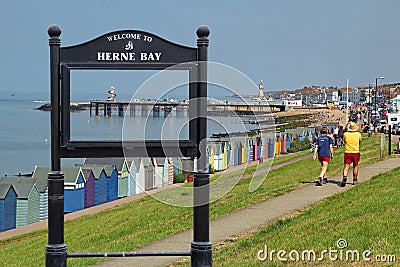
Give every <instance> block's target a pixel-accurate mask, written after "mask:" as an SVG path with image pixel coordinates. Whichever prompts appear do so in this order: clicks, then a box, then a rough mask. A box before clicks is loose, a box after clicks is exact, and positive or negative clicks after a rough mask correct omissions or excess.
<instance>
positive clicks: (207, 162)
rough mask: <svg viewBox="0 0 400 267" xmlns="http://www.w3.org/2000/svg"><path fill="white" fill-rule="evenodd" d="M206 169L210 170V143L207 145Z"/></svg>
mask: <svg viewBox="0 0 400 267" xmlns="http://www.w3.org/2000/svg"><path fill="white" fill-rule="evenodd" d="M206 170H207V172H210V147H209V145H208V144H207V146H206Z"/></svg>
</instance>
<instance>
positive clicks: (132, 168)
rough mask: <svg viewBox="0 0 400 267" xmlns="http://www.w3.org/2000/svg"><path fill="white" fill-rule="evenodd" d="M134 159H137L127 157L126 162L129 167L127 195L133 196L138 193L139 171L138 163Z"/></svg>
mask: <svg viewBox="0 0 400 267" xmlns="http://www.w3.org/2000/svg"><path fill="white" fill-rule="evenodd" d="M134 161H135V159H134V158H129V159H126V164H127V166H128V169H129V172H128V191H127V196H133V195H135V194H136V173H137V171H136V165H135V162H134Z"/></svg>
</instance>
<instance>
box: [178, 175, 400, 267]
mask: <svg viewBox="0 0 400 267" xmlns="http://www.w3.org/2000/svg"><path fill="white" fill-rule="evenodd" d="M399 174H400V168H398V169H395V170H393V171H391V172H388V173H385V174H382V175H379V176H376V177H374V178H373V179H372V180H370V181H368V182H366V183H363V184H361V185H359V186H357V187H353V188H351V189H349V190H347V191H345V192H343V193H341V194H337V195H335V196H332V197H330V198H327V199H325V200H323V201H321V202H320V203H318V204H316V205H314V206H312V207H310V208H308V209H306V210H304V211H301V212H300V213H299V214H296V215H292V216H290V217H288V218H284V219H279V220H277V221H275V222H274V223H271V224H268V225H266V226H263V227H260V228H259V229H257V230H256V231H252V232H249V233H245V234H242V235H241V236H239V237H236V238H232V239H229V240H225V241H224V242H221V243H219V244H217V245H216V249H214V252H213V264H214V265H215V266H288V265H290V266H400V248H399V244H400V233H399V231H398V228H399V222H400V205H399V203H400V194H399V192H398V190H399V188H400V179H399ZM340 239H344V240H345V241H346V242H347V247H342V246H340V247H338V243H337V242H338V241H339V240H340ZM341 242H344V241H343V240H342V241H341ZM341 244H344V243H339V245H341ZM265 246H267V249H266V247H265ZM329 249H331V251H332V254H331V256H329V254H328V253H326V254H322V251H323V250H327V251H329ZM260 250H262V252H259V251H260ZM272 250H275V253H272V254H271V251H272ZM279 250H285V251H286V254H281V258H283V259H287V261H286V262H283V261H280V260H278V256H277V251H279ZM305 250H308V251H310V250H313V251H314V252H315V253H316V257H315V259H314V258H313V256H312V255H313V254H311V257H310V260H309V258H308V254H307V253H306V254H304V255H305V257H304V258H305V260H304V261H302V260H301V259H302V253H303V251H305ZM333 250H337V252H336V254H335V252H334V251H333ZM368 250H369V251H371V254H366V255H367V258H369V259H371V261H366V260H364V259H363V256H362V255H363V252H365V251H368ZM266 251H267V253H265V252H266ZM290 251H294V252H292V254H291V258H290V257H289V252H290ZM340 251H341V252H340ZM296 252H298V253H299V254H298V255H299V261H297V256H296V255H297V254H296ZM282 253H283V252H282ZM341 253H342V254H341ZM357 253H359V254H357ZM266 255H267V257H266V258H265V256H266ZM271 255H272V256H271ZM321 255H323V257H322V256H321ZM341 255H342V256H341ZM346 255H347V256H346ZM357 255H359V256H357ZM258 257H259V258H260V259H259V258H258ZM353 257H354V258H353ZM378 257H379V258H378ZM271 258H272V260H271ZM318 258H321V259H322V258H323V260H321V261H320V260H318ZM331 259H333V260H331ZM334 259H336V260H334ZM358 259H359V260H358ZM378 259H385V260H386V262H385V263H379V264H378V263H377V262H373V261H374V260H378ZM394 261H396V263H395V262H394ZM178 265H179V266H181V265H184V266H187V265H188V264H187V263H181V264H178Z"/></svg>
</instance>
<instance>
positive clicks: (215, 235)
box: [96, 158, 400, 267]
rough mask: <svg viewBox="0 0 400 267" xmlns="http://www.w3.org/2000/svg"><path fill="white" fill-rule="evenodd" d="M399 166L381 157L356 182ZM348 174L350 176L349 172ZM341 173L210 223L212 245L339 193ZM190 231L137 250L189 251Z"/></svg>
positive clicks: (148, 262)
mask: <svg viewBox="0 0 400 267" xmlns="http://www.w3.org/2000/svg"><path fill="white" fill-rule="evenodd" d="M397 167H400V159H399V158H391V159H388V160H383V161H380V162H377V163H374V164H371V165H367V166H364V167H361V168H360V169H359V181H360V183H363V182H366V181H368V180H370V179H371V178H372V177H374V176H376V175H378V174H381V173H384V172H387V171H390V170H392V169H395V168H397ZM350 177H351V175H350ZM341 179H342V176H341V175H336V176H332V177H330V178H329V183H328V184H325V185H323V186H322V187H317V186H315V185H314V183H312V184H307V185H305V186H303V187H300V188H298V189H296V190H294V191H291V192H289V193H286V194H284V195H282V196H279V197H276V198H272V199H269V200H267V201H264V202H261V203H258V204H255V205H252V206H250V207H247V208H244V209H242V210H239V211H236V212H233V213H231V214H228V215H226V216H223V217H221V218H218V219H216V220H213V221H211V222H210V239H211V242H212V243H213V246H215V245H216V244H217V243H218V242H221V241H223V240H226V239H229V238H231V237H233V236H235V235H239V234H241V233H244V232H247V231H250V230H253V229H256V228H257V227H259V226H261V225H263V224H266V223H269V222H272V221H274V220H276V219H279V218H282V217H284V216H286V215H289V214H292V213H294V212H296V211H298V210H301V209H304V208H306V207H308V206H310V205H312V204H315V203H317V202H319V201H321V200H322V199H324V198H327V197H329V196H332V195H334V194H337V193H340V192H343V191H344V190H348V189H350V188H352V187H353V185H351V184H350V182H351V178H350V179H349V181H350V182H348V184H347V186H346V187H345V188H342V187H340V186H339V185H340V181H341ZM192 239H193V231H192V230H188V231H185V232H182V233H179V234H176V235H173V236H170V237H168V238H166V239H163V240H161V241H159V242H155V243H152V244H150V245H147V246H144V247H142V248H140V249H139V250H137V251H142V252H145V251H146V252H147V251H171V250H173V251H190V242H191V241H192ZM181 258H182V257H132V258H112V259H109V260H107V261H105V262H102V263H99V264H97V265H96V266H143V267H149V266H168V265H169V264H171V263H173V262H174V261H178V260H180V259H181Z"/></svg>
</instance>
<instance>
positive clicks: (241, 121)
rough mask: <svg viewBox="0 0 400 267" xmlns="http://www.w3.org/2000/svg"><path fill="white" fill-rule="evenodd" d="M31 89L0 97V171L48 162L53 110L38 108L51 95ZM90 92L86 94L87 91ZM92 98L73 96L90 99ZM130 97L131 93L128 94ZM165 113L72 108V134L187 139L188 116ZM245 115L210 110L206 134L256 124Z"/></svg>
mask: <svg viewBox="0 0 400 267" xmlns="http://www.w3.org/2000/svg"><path fill="white" fill-rule="evenodd" d="M38 95H40V94H34V93H32V92H27V93H20V94H18V95H8V96H2V97H1V98H0V114H1V115H0V118H1V124H0V125H1V127H0V177H3V176H5V175H7V176H13V175H18V174H28V173H32V172H33V171H34V169H35V166H41V167H49V166H50V162H51V161H50V139H51V138H50V112H48V111H41V110H36V108H38V107H39V106H41V105H42V104H44V103H46V102H48V96H46V95H43V96H42V97H40V96H39V97H38ZM86 97H87V96H86ZM89 99H90V98H81V99H75V100H73V101H81V102H88V101H89ZM128 100H129V99H128ZM174 112H175V111H173V112H171V114H170V115H169V116H167V117H165V116H163V113H160V116H154V115H153V114H151V113H150V115H148V114H146V115H143V114H140V112H138V113H137V114H135V115H134V116H130V115H129V116H128V115H125V116H118V112H117V111H113V114H112V116H108V117H105V116H103V114H102V112H101V111H100V114H99V116H95V115H94V114H92V115H90V113H89V110H84V111H76V112H71V139H72V140H142V139H147V140H156V139H178V138H181V139H187V137H188V116H187V114H186V113H185V112H184V113H183V114H174ZM248 120H250V119H247V118H239V117H237V116H235V115H233V116H232V114H230V116H212V117H210V118H209V119H208V123H207V124H208V136H209V137H211V136H212V135H213V134H215V133H217V134H218V133H231V132H244V131H246V130H251V129H254V128H255V127H256V126H255V125H253V124H250V123H248ZM83 160H84V159H63V160H62V166H70V165H74V164H75V163H83Z"/></svg>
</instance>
